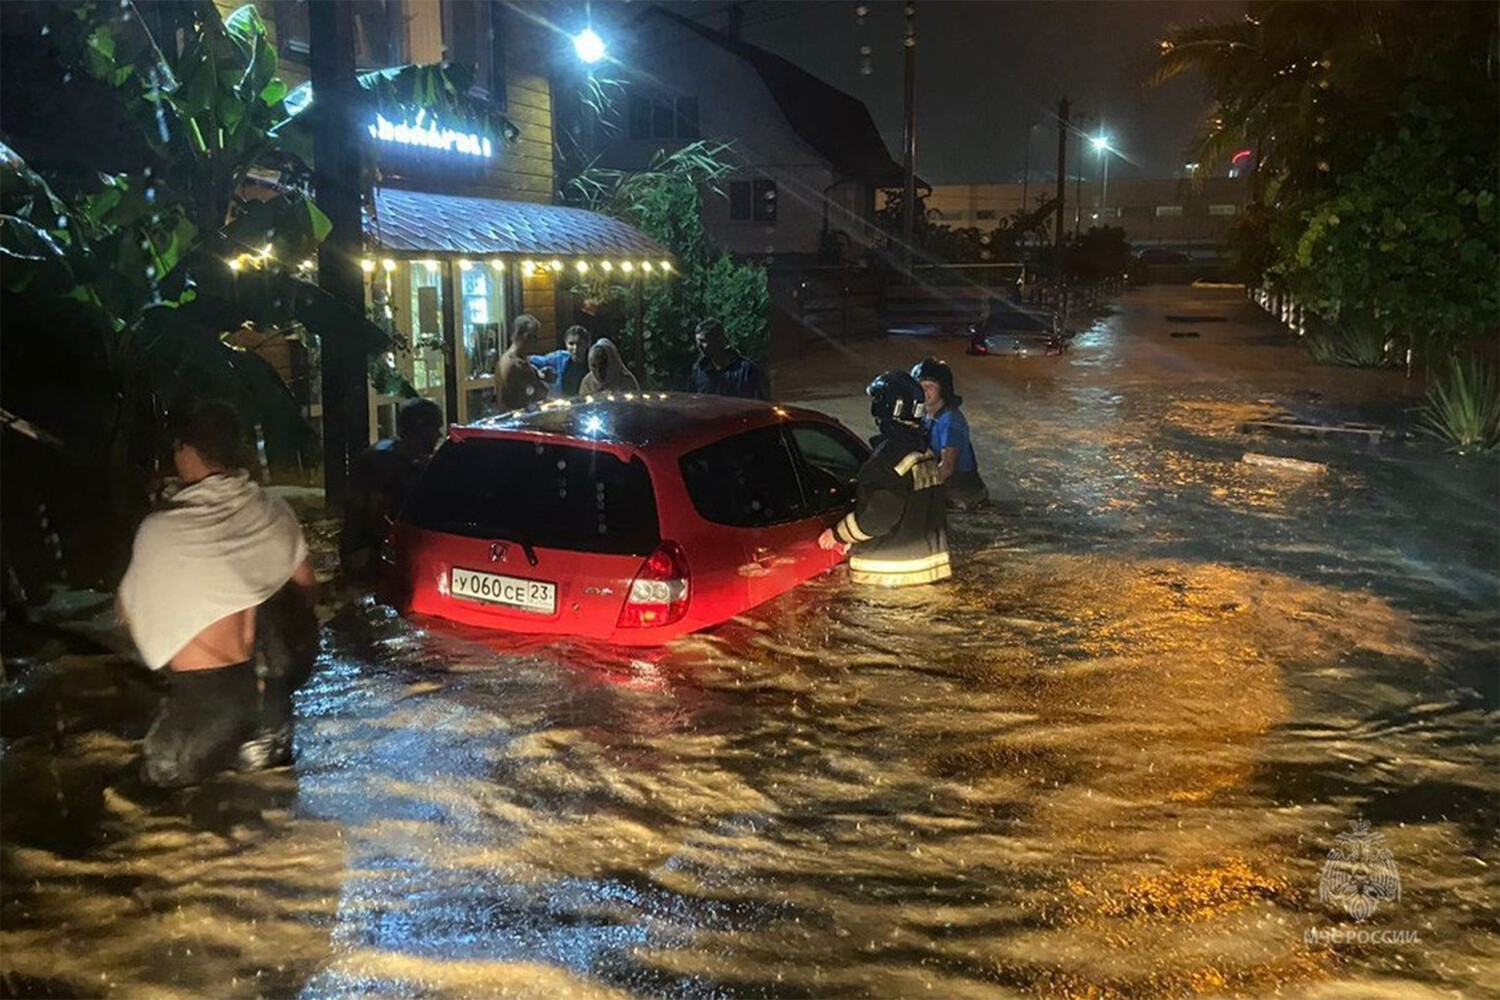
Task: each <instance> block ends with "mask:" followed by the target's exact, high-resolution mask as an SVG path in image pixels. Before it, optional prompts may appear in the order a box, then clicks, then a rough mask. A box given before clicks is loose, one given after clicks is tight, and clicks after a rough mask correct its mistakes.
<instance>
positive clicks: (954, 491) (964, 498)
mask: <svg viewBox="0 0 1500 1000" xmlns="http://www.w3.org/2000/svg"><path fill="white" fill-rule="evenodd" d="M943 489H944V490H945V491H946V492H947V496H948V502H949V503H950V504H951V505H953V506H954V507H958V508H959V509H965V508H968V507H977V506H979V505H980V504H984V503H988V502H989V499H990V490H989V487H987V486H985V485H984V480H983V479H981V478H980V477H979V472H978V470H977V469H976V470H975V471H973V472H955V473H954V474H953V475H952V476H950V477H948V481H947V482H946V483H944V484H943Z"/></svg>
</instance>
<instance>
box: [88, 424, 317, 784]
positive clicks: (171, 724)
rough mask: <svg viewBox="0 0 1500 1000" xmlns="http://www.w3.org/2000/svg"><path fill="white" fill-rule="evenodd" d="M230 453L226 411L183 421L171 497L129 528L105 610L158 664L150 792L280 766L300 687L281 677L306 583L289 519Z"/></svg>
mask: <svg viewBox="0 0 1500 1000" xmlns="http://www.w3.org/2000/svg"><path fill="white" fill-rule="evenodd" d="M242 456H243V446H242V437H241V433H240V424H239V419H238V417H237V416H236V415H235V412H234V410H233V409H232V408H231V407H230V406H229V405H228V404H225V403H203V404H199V405H197V406H195V407H192V408H190V409H189V410H188V411H187V413H186V414H185V415H184V417H183V419H182V420H181V421H180V422H179V425H178V427H177V431H176V435H175V438H174V442H173V446H172V461H173V464H174V465H175V466H176V469H177V475H178V476H179V478H180V479H181V481H182V488H181V489H180V490H179V491H178V492H177V493H176V494H175V495H173V496H172V498H171V499H170V500H169V501H168V502H167V504H166V505H165V507H164V508H163V509H161V510H158V511H156V512H155V513H153V514H151V515H149V516H148V517H147V518H146V519H145V521H143V522H142V523H141V527H140V530H139V531H138V532H137V533H136V537H135V544H134V547H133V550H132V553H131V559H130V567H129V568H128V569H127V570H126V571H125V577H124V579H123V580H122V581H121V582H120V591H119V594H118V596H117V598H116V606H117V608H118V609H119V612H120V617H121V619H122V620H123V621H124V622H125V624H126V625H127V626H128V627H129V629H130V634H131V638H132V639H134V640H135V644H136V647H137V648H138V649H139V650H140V653H141V658H142V659H143V660H145V662H146V665H147V666H148V667H150V668H151V669H153V670H160V669H162V668H164V667H165V668H166V679H167V695H166V697H165V698H163V699H162V703H161V707H160V708H159V710H158V712H157V716H156V720H155V721H154V722H153V723H152V725H151V729H150V731H149V732H147V734H146V740H145V743H144V745H143V747H142V750H143V753H144V757H145V765H144V773H145V778H146V780H147V781H148V782H149V783H151V784H154V785H160V786H167V787H170V786H179V785H190V784H194V783H196V782H198V781H201V780H202V779H204V778H206V777H208V776H209V775H211V774H213V773H215V772H218V771H222V770H225V769H227V768H230V767H240V768H242V769H253V768H256V767H264V766H272V765H276V764H281V763H286V762H287V761H288V760H289V759H290V747H291V691H292V688H293V687H294V686H295V683H296V681H297V680H299V679H300V678H294V677H288V676H287V675H288V673H289V672H291V673H295V672H300V670H302V669H303V668H310V665H311V655H312V650H311V648H310V642H309V640H311V642H312V643H315V641H316V618H315V617H313V615H312V611H311V608H312V604H313V602H314V601H315V600H316V596H317V585H318V581H317V577H316V576H315V575H314V574H313V570H312V566H311V564H310V563H309V562H308V558H307V541H306V539H305V538H304V537H303V535H302V527H301V525H300V524H298V523H297V517H296V515H295V514H293V513H292V510H291V508H290V507H288V506H287V505H286V503H285V501H282V500H280V499H279V498H276V497H272V496H270V495H269V494H267V493H266V492H265V491H264V490H262V489H261V488H260V487H259V486H257V485H256V484H255V483H253V482H251V481H250V474H249V473H248V472H246V471H245V468H244V462H243V457H242ZM258 626H259V629H258ZM258 631H259V632H260V633H262V634H259V635H258V634H257V633H258ZM273 639H274V641H272V640H273ZM268 644H269V645H268ZM271 646H274V652H270V655H267V652H268V651H269V648H270V647H271ZM258 653H259V654H261V655H257V654H258ZM289 657H290V658H292V659H302V660H305V661H306V662H304V663H301V664H292V663H288V662H287V660H288V658H289ZM268 660H269V661H274V662H267V661H268Z"/></svg>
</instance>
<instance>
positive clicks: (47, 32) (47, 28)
mask: <svg viewBox="0 0 1500 1000" xmlns="http://www.w3.org/2000/svg"><path fill="white" fill-rule="evenodd" d="M50 34H52V26H51V25H50V24H44V25H42V37H43V38H46V37H47V36H48V35H50Z"/></svg>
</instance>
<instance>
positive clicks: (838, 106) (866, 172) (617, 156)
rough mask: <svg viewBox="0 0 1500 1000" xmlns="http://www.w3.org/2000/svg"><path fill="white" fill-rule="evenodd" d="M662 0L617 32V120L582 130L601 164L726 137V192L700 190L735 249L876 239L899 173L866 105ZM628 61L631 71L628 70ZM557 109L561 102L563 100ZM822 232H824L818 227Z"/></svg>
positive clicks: (718, 234) (810, 249)
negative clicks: (883, 192)
mask: <svg viewBox="0 0 1500 1000" xmlns="http://www.w3.org/2000/svg"><path fill="white" fill-rule="evenodd" d="M729 14H730V21H729V30H728V31H727V32H719V31H715V30H713V29H711V28H708V27H706V26H704V25H702V24H699V23H698V22H696V21H692V20H689V19H688V18H685V17H682V16H680V15H678V14H676V13H674V12H672V11H669V10H665V9H663V8H660V7H649V8H647V9H646V10H645V11H643V12H642V13H641V14H640V15H639V17H638V18H637V19H636V20H635V22H634V26H633V30H632V32H630V34H631V35H633V41H632V40H629V39H623V40H622V49H623V54H622V56H621V63H622V64H623V65H625V66H628V67H632V68H637V67H638V68H639V71H638V72H636V73H633V74H630V75H627V76H626V79H625V91H624V95H623V98H622V99H621V100H620V102H619V105H618V107H619V113H618V115H617V119H618V120H617V122H616V124H615V128H614V130H613V132H612V133H611V132H607V131H604V130H596V131H595V132H594V133H593V134H592V135H589V136H585V137H583V141H584V142H586V143H589V144H591V148H590V152H592V153H595V154H596V155H597V156H598V158H599V159H598V162H599V165H601V166H604V167H609V168H614V169H622V170H638V169H643V168H644V167H646V166H647V165H648V164H649V162H650V160H651V157H652V156H653V155H654V154H655V153H656V152H657V151H658V150H662V149H667V150H673V149H678V148H681V147H682V146H683V145H685V144H687V143H690V142H693V141H695V140H697V139H700V138H702V139H725V140H731V141H733V143H734V153H733V156H734V159H735V160H736V161H737V162H738V163H739V164H740V167H739V169H738V170H737V171H736V172H735V174H734V175H733V176H732V177H730V178H728V179H727V180H726V182H725V185H724V190H725V193H726V194H727V195H728V197H727V198H717V197H708V198H706V199H705V201H704V222H705V225H706V226H707V227H708V230H709V232H710V234H711V235H712V236H713V238H714V239H715V241H716V242H717V243H718V244H719V245H720V246H722V247H724V248H725V249H727V250H729V251H731V252H733V253H735V254H741V255H756V256H759V255H766V256H770V257H774V258H776V259H777V260H778V261H780V262H783V263H795V262H798V261H799V260H806V261H811V260H812V259H813V258H814V257H815V256H816V255H817V254H818V252H819V249H820V247H821V246H822V245H823V244H824V241H825V239H827V240H829V241H830V243H835V242H836V243H837V244H838V245H842V246H843V247H844V248H845V249H844V253H845V255H846V256H848V257H849V258H851V259H853V258H857V257H858V256H860V255H861V253H862V251H863V248H864V247H866V246H868V245H869V244H870V243H871V242H872V240H873V239H874V235H875V229H874V219H875V209H876V207H877V206H876V193H877V191H879V190H880V189H887V188H899V187H901V185H902V179H903V178H902V169H901V165H900V164H899V163H897V162H896V161H895V160H893V159H892V158H891V155H890V152H889V151H888V150H887V149H886V146H885V142H884V141H883V140H882V139H881V137H880V132H879V130H878V129H876V127H875V123H874V121H873V120H871V118H870V113H869V111H868V109H866V108H865V106H864V104H862V103H861V102H860V101H859V100H857V99H856V98H854V97H851V96H850V95H848V94H846V93H844V92H843V91H841V90H838V89H837V88H835V87H833V86H831V85H829V84H827V83H825V82H823V81H822V80H820V79H818V78H817V77H815V76H813V75H812V74H811V73H808V72H807V71H806V70H804V69H802V68H800V67H798V66H796V65H794V64H792V63H790V62H788V61H787V60H785V59H783V58H782V57H780V56H777V55H774V54H772V53H770V52H767V51H766V50H765V49H762V48H759V47H757V46H754V45H751V44H749V43H747V42H745V41H744V40H743V38H741V37H740V33H739V30H738V23H739V20H738V15H737V11H735V10H731V11H730V12H729ZM627 72H628V71H627ZM560 113H561V110H560ZM825 233H826V234H829V235H828V236H826V237H825Z"/></svg>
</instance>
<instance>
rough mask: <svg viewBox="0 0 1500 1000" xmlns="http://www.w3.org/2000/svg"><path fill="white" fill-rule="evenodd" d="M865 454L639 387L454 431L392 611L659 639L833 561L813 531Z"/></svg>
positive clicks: (754, 404)
mask: <svg viewBox="0 0 1500 1000" xmlns="http://www.w3.org/2000/svg"><path fill="white" fill-rule="evenodd" d="M868 455H869V449H868V447H867V446H866V445H865V443H864V442H863V441H861V440H860V439H859V438H858V437H856V436H855V435H854V434H852V433H851V432H850V431H848V430H847V429H845V428H844V426H843V425H842V424H840V423H839V422H838V421H836V420H834V419H833V418H831V417H828V416H825V415H823V414H821V413H817V412H814V411H812V410H805V409H800V408H798V407H792V406H774V405H772V404H769V403H763V402H759V401H755V400H742V399H729V398H723V397H709V396H688V395H676V394H668V393H632V394H626V395H608V396H601V397H585V398H583V399H579V400H572V401H569V400H557V401H553V402H549V403H545V404H543V405H542V406H540V407H537V408H533V409H531V410H526V411H518V412H513V413H509V414H503V415H501V416H498V417H492V418H490V419H488V420H483V421H480V422H478V423H475V424H471V425H468V426H463V427H454V428H452V429H451V430H450V431H449V435H448V440H447V441H446V442H445V443H444V444H443V445H442V447H441V448H439V449H438V451H437V454H435V455H434V456H433V459H432V462H431V464H430V465H429V466H428V468H427V471H426V472H425V473H424V474H423V476H422V480H421V482H420V483H419V484H418V485H417V487H416V490H415V491H414V493H413V495H412V497H411V500H410V501H409V502H408V503H407V505H406V507H405V509H404V510H403V511H402V513H401V516H400V518H399V520H398V522H397V524H396V526H395V531H394V535H393V545H392V546H391V550H390V551H389V552H388V559H389V560H390V561H392V562H394V570H395V573H394V578H395V580H396V581H397V587H396V589H397V590H398V591H399V593H398V594H397V595H396V602H397V603H398V604H399V605H402V606H404V608H405V609H407V610H410V611H414V612H416V613H419V614H427V615H437V616H440V617H443V618H448V619H452V620H455V621H459V622H465V623H467V624H470V625H478V626H484V627H489V628H497V629H506V630H510V631H514V632H526V633H537V634H545V635H559V636H564V635H565V636H578V637H583V638H590V639H599V640H604V641H607V642H613V643H623V644H631V645H652V644H659V643H662V642H666V641H667V640H669V639H672V638H675V637H677V636H680V635H683V634H686V633H689V632H693V631H697V630H699V629H703V628H708V627H709V626H712V625H716V624H719V623H720V622H723V621H725V620H726V619H728V618H731V617H733V616H734V615H737V614H740V613H741V612H744V611H746V610H748V609H750V608H753V607H754V606H756V605H757V604H760V603H761V602H763V601H766V600H769V599H770V598H773V597H776V596H778V595H779V594H782V593H785V592H786V591H788V590H790V589H792V588H793V587H796V586H797V585H798V584H800V583H802V582H803V581H805V580H807V579H809V578H811V577H814V576H817V575H818V574H820V573H822V572H824V571H825V570H827V569H829V568H830V567H832V566H834V565H835V564H836V563H838V562H839V559H840V556H839V554H838V553H837V552H827V551H824V550H822V549H820V548H818V544H817V539H818V535H819V534H820V533H821V532H822V531H823V529H824V528H825V527H829V526H831V525H833V524H834V523H835V522H836V521H837V520H838V519H839V518H840V517H842V516H843V515H844V514H845V513H846V512H847V511H848V510H849V509H850V507H851V505H852V503H853V499H854V479H855V476H856V474H857V472H858V470H859V467H860V465H862V464H863V463H864V461H865V459H866V458H867V457H868Z"/></svg>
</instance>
